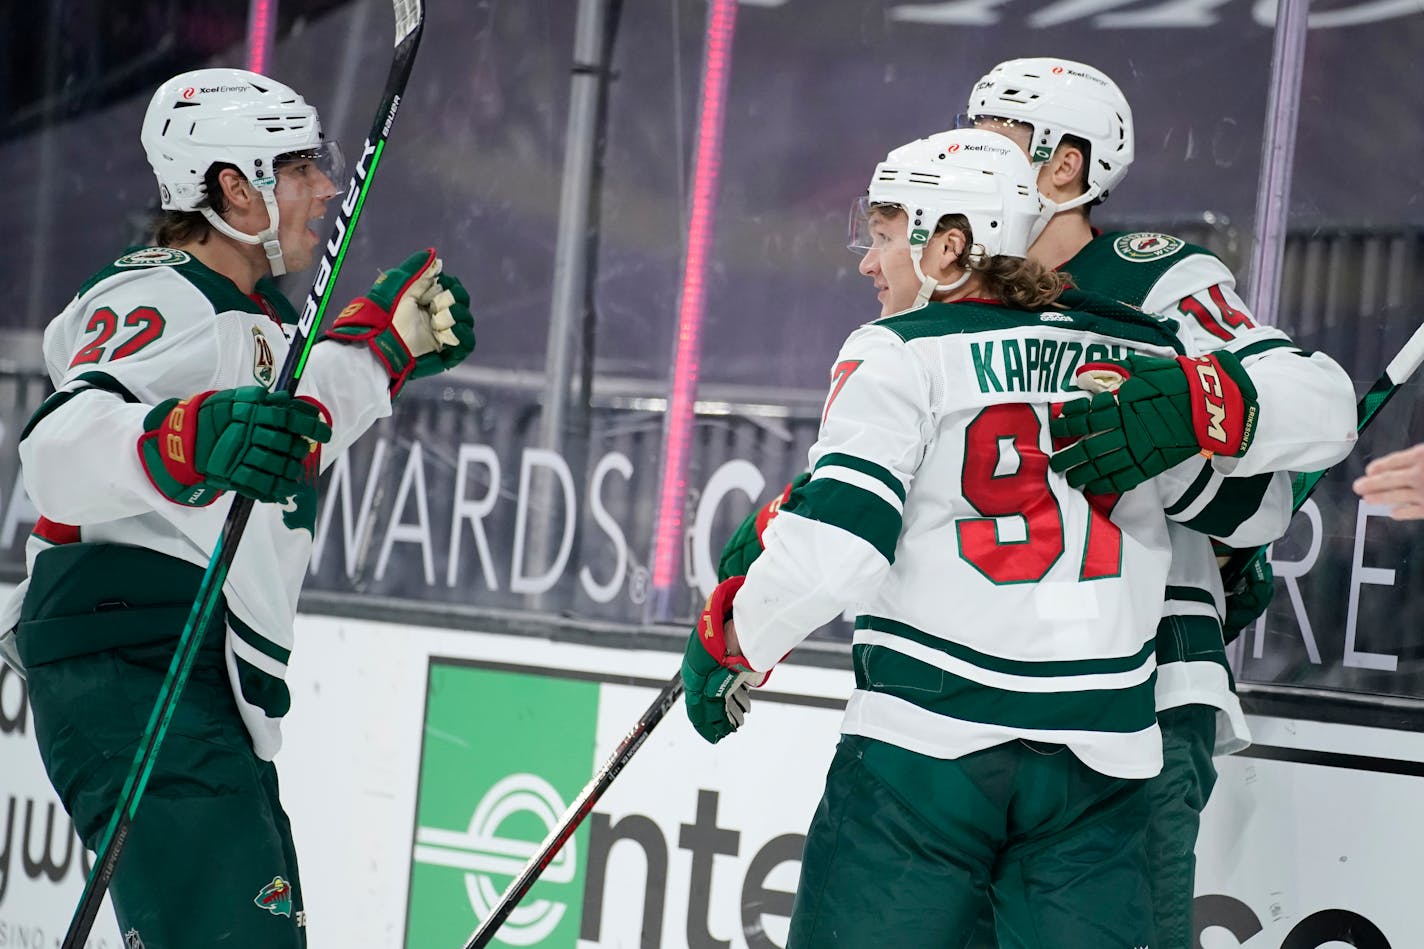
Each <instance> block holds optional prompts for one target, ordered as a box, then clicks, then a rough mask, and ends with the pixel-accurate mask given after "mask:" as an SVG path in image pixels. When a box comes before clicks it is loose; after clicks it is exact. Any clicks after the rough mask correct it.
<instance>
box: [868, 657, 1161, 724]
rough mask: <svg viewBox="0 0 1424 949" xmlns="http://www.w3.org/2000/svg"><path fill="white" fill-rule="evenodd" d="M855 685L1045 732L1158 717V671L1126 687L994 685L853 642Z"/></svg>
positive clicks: (954, 714) (939, 710)
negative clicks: (1038, 688) (1035, 689)
mask: <svg viewBox="0 0 1424 949" xmlns="http://www.w3.org/2000/svg"><path fill="white" fill-rule="evenodd" d="M852 656H853V658H854V662H855V684H856V687H857V688H859V689H863V690H866V691H870V692H879V693H882V694H885V695H891V696H894V697H895V698H898V699H901V700H902V701H905V702H909V703H911V704H912V705H916V706H918V707H920V708H922V709H925V710H926V711H929V712H933V713H935V714H937V715H944V716H946V717H949V718H955V719H959V720H961V721H970V722H978V723H980V724H985V725H997V726H1000V727H1003V728H1016V729H1026V730H1027V729H1033V730H1044V731H1075V732H1109V733H1132V732H1140V731H1142V730H1144V729H1147V728H1151V727H1152V725H1153V723H1154V722H1156V720H1157V712H1156V698H1155V696H1154V694H1153V690H1154V687H1155V685H1156V682H1157V673H1156V671H1155V670H1154V671H1153V673H1152V675H1151V676H1149V677H1148V678H1146V679H1145V680H1143V681H1142V682H1141V683H1139V684H1137V685H1134V686H1131V687H1129V688H1125V689H1088V690H1083V691H1075V692H1016V691H1012V690H1009V689H996V688H994V687H992V686H987V685H983V684H981V683H979V682H975V681H974V680H972V679H966V678H964V677H962V676H957V675H955V674H954V673H952V672H948V671H946V670H944V669H941V668H939V667H937V666H932V665H930V664H928V663H924V662H920V661H919V660H918V659H913V658H911V657H909V656H906V655H904V654H903V653H899V652H896V651H895V650H893V649H884V648H878V649H877V648H875V647H873V646H865V645H863V644H862V645H856V646H854V647H853V648H852Z"/></svg>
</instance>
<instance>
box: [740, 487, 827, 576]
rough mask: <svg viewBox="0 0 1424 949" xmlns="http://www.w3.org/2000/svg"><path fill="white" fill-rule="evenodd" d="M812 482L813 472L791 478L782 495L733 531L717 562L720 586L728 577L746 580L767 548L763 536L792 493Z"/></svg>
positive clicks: (748, 516) (757, 510)
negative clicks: (755, 562) (752, 567)
mask: <svg viewBox="0 0 1424 949" xmlns="http://www.w3.org/2000/svg"><path fill="white" fill-rule="evenodd" d="M810 480H811V472H809V471H805V472H802V473H801V474H799V475H797V476H796V477H795V478H792V479H791V483H790V484H788V485H787V486H786V488H785V489H784V490H783V491H782V492H781V493H780V494H778V495H777V496H776V497H774V498H772V499H771V500H770V501H767V502H766V503H765V504H763V505H762V506H761V507H759V508H757V509H756V510H755V511H752V512H751V513H750V514H748V515H747V516H746V520H744V521H742V523H741V524H739V525H737V529H736V530H734V531H732V536H731V537H729V538H727V543H726V545H725V546H724V547H723V548H722V556H721V558H720V559H719V560H718V561H717V582H718V583H720V582H722V581H723V580H726V579H727V578H728V577H744V576H746V573H747V571H748V570H749V569H751V565H752V563H753V562H754V561H755V560H756V559H757V558H758V557H760V556H761V552H762V551H763V550H765V549H766V545H765V544H764V543H762V539H761V535H762V534H763V533H765V532H766V526H767V525H768V524H770V523H771V522H772V519H773V518H775V517H776V515H777V514H779V513H780V512H781V505H783V504H785V503H786V502H787V500H788V499H790V497H791V492H792V491H795V490H796V489H797V488H799V487H801V486H802V485H803V484H805V483H806V482H807V481H810Z"/></svg>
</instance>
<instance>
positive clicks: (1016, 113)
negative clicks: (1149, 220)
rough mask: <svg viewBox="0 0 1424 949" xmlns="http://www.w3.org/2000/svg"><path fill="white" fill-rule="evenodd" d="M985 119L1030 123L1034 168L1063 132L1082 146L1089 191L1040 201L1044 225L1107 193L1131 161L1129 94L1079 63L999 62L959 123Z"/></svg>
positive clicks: (982, 81) (1049, 154)
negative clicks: (1085, 146)
mask: <svg viewBox="0 0 1424 949" xmlns="http://www.w3.org/2000/svg"><path fill="white" fill-rule="evenodd" d="M985 118H996V119H1009V120H1012V121H1014V122H1020V123H1023V124H1025V125H1027V126H1029V127H1030V128H1031V130H1032V137H1031V140H1030V143H1029V160H1030V161H1031V162H1032V163H1033V164H1034V165H1038V164H1040V163H1042V162H1045V161H1047V160H1048V159H1049V158H1051V157H1053V152H1054V151H1055V150H1056V149H1057V148H1058V145H1059V143H1060V142H1062V141H1063V136H1064V135H1074V136H1077V137H1078V138H1081V139H1083V140H1085V141H1086V142H1087V143H1088V147H1089V149H1090V154H1089V155H1088V156H1087V157H1088V168H1087V172H1088V174H1087V179H1088V189H1087V190H1086V191H1085V192H1084V193H1083V194H1082V195H1080V196H1079V197H1077V198H1074V199H1073V200H1071V201H1066V202H1064V203H1063V204H1055V203H1053V202H1052V201H1049V200H1047V199H1045V201H1044V213H1045V219H1044V220H1043V222H1042V225H1046V224H1047V223H1048V220H1047V219H1048V218H1050V217H1052V216H1053V214H1055V213H1057V212H1058V211H1062V210H1066V209H1068V208H1075V207H1078V206H1079V205H1082V204H1087V203H1088V202H1090V201H1091V202H1097V201H1101V200H1103V199H1104V198H1106V197H1107V196H1108V192H1109V191H1111V190H1112V189H1113V188H1115V187H1117V184H1118V182H1120V181H1121V180H1122V179H1123V176H1124V175H1126V174H1127V169H1128V166H1130V165H1131V164H1132V158H1133V141H1132V109H1131V108H1130V107H1129V106H1128V104H1127V98H1126V97H1125V96H1123V94H1122V90H1121V89H1119V88H1118V87H1117V84H1116V83H1114V82H1113V81H1112V80H1111V79H1109V78H1108V77H1107V76H1106V75H1105V74H1104V73H1103V72H1102V71H1101V70H1098V69H1094V68H1093V67H1092V66H1088V65H1085V64H1083V63H1075V62H1073V61H1071V60H1067V59H1052V58H1037V59H1011V60H1009V61H1007V62H1003V63H1000V64H999V65H997V66H995V67H994V68H993V69H991V70H989V73H988V75H986V76H985V77H984V78H983V79H980V80H979V82H978V83H976V84H975V86H974V91H973V92H971V93H970V94H969V107H968V109H967V110H966V112H965V114H964V116H963V117H962V119H961V121H960V122H959V123H958V124H960V125H965V124H969V125H972V124H973V123H974V122H975V121H976V120H978V119H985ZM1042 225H1040V227H1039V230H1041V229H1042ZM1034 236H1035V237H1036V236H1037V231H1035V234H1034Z"/></svg>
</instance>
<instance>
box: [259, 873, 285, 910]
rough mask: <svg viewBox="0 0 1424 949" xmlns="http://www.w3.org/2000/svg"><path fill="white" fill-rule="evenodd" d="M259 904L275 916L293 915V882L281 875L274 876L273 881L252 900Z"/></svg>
mask: <svg viewBox="0 0 1424 949" xmlns="http://www.w3.org/2000/svg"><path fill="white" fill-rule="evenodd" d="M252 902H253V903H255V904H256V905H257V906H259V907H261V908H262V909H265V910H266V911H267V912H269V913H271V914H272V915H273V916H290V915H292V884H290V883H288V882H287V881H286V880H284V879H282V878H281V877H273V878H272V882H271V883H269V884H267V885H266V886H264V887H263V888H262V891H261V892H260V893H258V894H257V896H256V897H255V898H254V899H253V900H252Z"/></svg>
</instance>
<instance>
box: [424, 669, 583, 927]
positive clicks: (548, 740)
mask: <svg viewBox="0 0 1424 949" xmlns="http://www.w3.org/2000/svg"><path fill="white" fill-rule="evenodd" d="M598 693H599V685H598V683H597V682H587V681H579V680H573V679H558V678H549V677H546V676H538V675H527V674H522V673H519V672H512V671H507V670H504V669H496V668H487V667H486V668H482V667H479V666H473V665H469V664H463V663H455V662H443V661H440V660H435V659H432V660H431V664H430V685H429V692H428V694H427V697H426V704H425V735H424V739H423V742H422V749H421V756H420V789H419V792H418V795H417V800H416V808H415V824H416V827H415V843H414V851H413V854H412V860H411V881H410V900H409V904H408V907H407V910H406V914H407V915H406V941H405V945H406V947H407V949H435V947H443V946H459V945H463V943H464V941H465V939H467V938H468V937H469V935H470V933H471V932H473V931H474V929H475V927H476V926H477V925H478V924H479V922H480V920H481V919H483V918H484V917H485V916H487V915H488V914H489V912H490V910H491V909H492V908H493V907H494V905H495V903H497V902H498V901H499V897H500V894H501V893H503V892H504V889H505V887H506V886H508V884H509V883H510V881H511V880H512V879H513V878H514V877H515V876H516V875H517V874H518V873H519V871H520V870H521V869H522V868H523V866H524V863H525V862H526V861H527V860H528V859H529V857H531V856H532V855H533V854H534V852H535V851H536V850H537V849H538V846H539V844H540V842H541V841H542V840H543V839H544V837H545V835H547V834H548V832H549V830H550V829H552V828H553V826H554V825H555V824H556V823H557V822H558V818H559V816H560V815H561V814H562V813H563V810H564V808H565V807H566V806H567V805H568V803H569V802H570V801H572V800H573V799H574V797H576V796H577V795H578V793H579V791H581V790H582V789H583V786H584V785H585V784H586V783H587V782H588V778H589V775H591V774H592V773H593V751H594V731H595V728H596V727H597V722H598ZM586 838H587V831H586V830H585V829H581V830H580V831H579V832H578V833H577V834H575V835H574V838H573V839H572V840H571V841H570V842H569V843H568V844H567V845H566V846H565V847H564V849H563V851H562V852H561V853H560V855H559V856H558V857H556V858H555V860H554V862H553V863H551V864H550V865H549V868H548V869H547V870H545V871H544V874H543V875H542V876H541V877H540V879H539V882H538V883H536V884H535V885H534V887H533V889H532V890H530V891H529V895H528V896H526V897H525V898H524V900H523V902H522V903H521V904H520V906H519V908H518V909H516V910H515V911H514V913H513V915H511V916H510V918H509V921H508V922H506V923H505V924H504V926H503V928H502V929H501V930H500V932H499V935H498V936H497V937H496V939H495V943H496V944H499V943H503V944H505V945H511V946H535V945H537V946H541V947H549V949H575V946H576V944H577V941H578V931H579V921H580V918H581V916H582V914H583V892H584V866H585V862H586V861H585V854H586V851H587V846H586V844H587V839H586Z"/></svg>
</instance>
